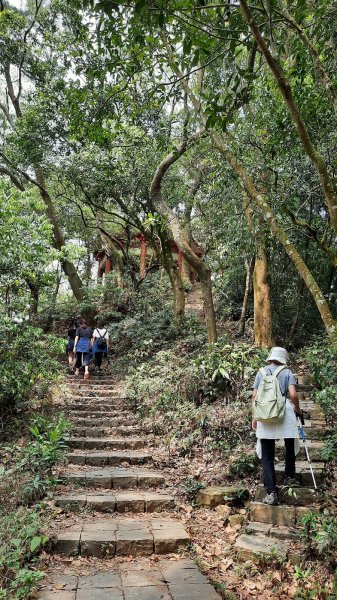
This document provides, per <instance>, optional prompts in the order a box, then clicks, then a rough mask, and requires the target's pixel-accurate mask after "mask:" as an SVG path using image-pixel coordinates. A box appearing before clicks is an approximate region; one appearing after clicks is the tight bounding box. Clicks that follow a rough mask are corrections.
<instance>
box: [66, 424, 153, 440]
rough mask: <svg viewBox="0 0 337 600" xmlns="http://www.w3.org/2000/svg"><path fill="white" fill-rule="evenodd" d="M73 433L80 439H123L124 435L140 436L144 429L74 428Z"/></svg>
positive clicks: (132, 427)
mask: <svg viewBox="0 0 337 600" xmlns="http://www.w3.org/2000/svg"><path fill="white" fill-rule="evenodd" d="M71 433H72V434H73V435H76V436H79V437H91V438H93V437H111V436H116V437H122V436H124V435H133V436H135V435H140V434H141V433H142V429H140V428H139V427H135V426H134V425H129V426H128V425H125V426H123V425H120V426H119V427H95V425H94V423H93V425H92V427H72V429H71Z"/></svg>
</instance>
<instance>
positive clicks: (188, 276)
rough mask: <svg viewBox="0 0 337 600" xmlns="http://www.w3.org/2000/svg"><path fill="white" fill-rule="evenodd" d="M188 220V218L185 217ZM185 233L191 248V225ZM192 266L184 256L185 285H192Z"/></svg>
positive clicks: (182, 268) (183, 275) (182, 264)
mask: <svg viewBox="0 0 337 600" xmlns="http://www.w3.org/2000/svg"><path fill="white" fill-rule="evenodd" d="M185 218H186V216H185ZM185 233H186V242H187V244H188V245H189V246H191V243H192V234H191V227H190V224H189V223H187V224H186V226H185ZM191 270H192V269H191V265H190V264H189V262H188V261H187V260H186V258H185V256H184V255H183V258H182V263H181V276H182V279H183V282H184V283H189V284H190V283H191Z"/></svg>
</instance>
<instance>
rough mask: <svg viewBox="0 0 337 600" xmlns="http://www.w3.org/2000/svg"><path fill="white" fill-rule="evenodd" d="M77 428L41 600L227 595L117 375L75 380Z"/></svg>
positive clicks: (71, 397) (70, 404)
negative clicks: (155, 464) (217, 585)
mask: <svg viewBox="0 0 337 600" xmlns="http://www.w3.org/2000/svg"><path fill="white" fill-rule="evenodd" d="M67 395H68V400H67V404H66V410H67V413H68V416H69V419H70V420H71V422H72V425H73V429H72V434H71V437H70V439H69V447H70V450H69V452H68V455H67V459H68V465H67V466H66V467H65V468H64V469H63V471H62V472H61V473H60V477H61V479H62V484H61V485H60V486H59V493H57V492H56V496H55V506H56V507H58V508H57V510H56V513H57V517H56V518H55V521H54V523H53V525H52V527H53V531H52V534H53V540H54V543H53V549H52V552H53V556H52V557H51V560H50V568H49V571H48V574H47V578H46V580H44V582H43V587H42V588H41V589H40V591H39V594H38V599H39V600H96V599H99V600H105V599H109V600H136V599H137V600H191V599H193V600H218V599H219V596H218V594H217V593H216V592H215V590H214V589H213V587H212V586H211V585H210V584H209V583H208V582H207V579H206V578H205V577H204V576H203V575H202V574H201V573H200V571H199V570H198V568H197V567H196V565H195V564H194V563H193V562H192V561H190V560H189V559H186V558H184V557H183V551H184V547H185V546H186V545H187V544H189V543H190V536H189V534H188V533H187V531H186V530H185V528H184V526H183V524H182V522H181V520H180V518H179V513H178V511H177V510H176V509H175V501H174V498H173V497H172V496H170V495H169V494H168V493H167V492H166V491H165V477H164V476H163V474H162V473H161V472H160V471H154V470H153V469H152V468H151V461H152V455H151V452H150V451H149V449H148V447H147V436H146V433H145V432H144V431H143V429H142V426H141V423H139V422H137V420H136V418H135V416H134V414H133V413H132V411H131V409H130V407H129V405H128V402H127V400H126V399H125V398H124V397H123V396H122V393H121V390H120V387H119V386H117V385H116V384H115V382H114V381H113V380H112V379H111V378H100V379H92V381H91V382H90V383H88V382H83V381H78V380H76V379H73V380H69V383H68V385H67Z"/></svg>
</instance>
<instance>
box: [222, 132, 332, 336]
mask: <svg viewBox="0 0 337 600" xmlns="http://www.w3.org/2000/svg"><path fill="white" fill-rule="evenodd" d="M211 137H212V139H213V142H214V144H215V146H216V148H217V149H218V150H219V152H220V153H221V154H222V155H223V156H224V157H225V158H226V160H227V161H228V163H229V164H230V165H231V167H232V168H233V170H234V171H235V173H236V174H237V175H238V176H239V177H240V179H241V181H242V183H243V185H244V187H245V189H246V191H247V192H248V194H249V196H250V197H251V198H252V200H253V201H254V203H255V205H256V206H257V207H258V208H259V209H260V210H261V214H262V215H263V216H264V219H265V221H266V222H267V223H268V225H269V227H270V230H271V231H272V233H273V234H274V235H275V237H276V238H277V239H278V240H279V242H280V244H281V245H282V246H283V249H284V250H285V252H286V254H287V255H288V256H289V258H290V260H291V261H292V262H293V263H294V266H295V268H296V270H297V272H298V274H299V275H300V277H301V278H302V279H303V281H304V283H305V285H306V286H307V288H308V290H309V291H310V293H311V295H312V297H313V299H314V301H315V304H316V306H317V308H318V311H319V313H320V315H321V317H322V320H323V323H324V325H325V328H326V331H327V334H328V335H329V336H330V338H331V339H332V340H333V341H334V342H335V341H336V339H337V332H336V322H335V320H334V318H333V316H332V314H331V311H330V308H329V305H328V303H327V301H326V299H325V297H324V295H323V293H322V291H321V289H320V288H319V286H318V284H317V282H316V281H315V279H314V277H313V275H312V273H311V272H310V271H309V269H308V267H307V265H306V264H305V262H304V260H303V258H302V257H301V255H300V254H299V253H298V251H297V249H296V248H295V246H294V244H293V243H292V242H291V241H290V240H289V238H288V236H287V234H286V232H285V230H284V229H283V227H282V225H281V224H280V222H279V221H278V219H277V217H276V216H275V215H274V213H273V211H272V209H271V207H270V206H269V204H268V203H267V202H266V200H265V199H264V197H263V195H262V194H261V193H260V192H259V191H258V190H257V189H256V187H255V185H254V182H253V180H252V179H251V178H250V176H249V175H248V173H247V171H245V169H244V168H243V167H242V165H241V164H240V163H239V161H238V160H237V158H236V156H235V155H234V154H232V152H231V151H230V150H229V148H228V147H227V146H226V145H225V144H224V142H223V140H222V139H221V138H220V137H219V136H218V134H216V133H215V132H214V131H212V132H211Z"/></svg>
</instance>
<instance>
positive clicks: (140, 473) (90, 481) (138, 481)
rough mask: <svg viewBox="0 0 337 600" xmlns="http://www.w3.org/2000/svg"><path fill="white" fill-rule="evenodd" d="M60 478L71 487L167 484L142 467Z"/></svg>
mask: <svg viewBox="0 0 337 600" xmlns="http://www.w3.org/2000/svg"><path fill="white" fill-rule="evenodd" d="M59 478H60V479H61V480H62V481H63V482H65V483H68V484H70V485H81V486H83V487H94V488H105V489H112V488H114V489H118V488H124V489H125V488H128V489H130V488H136V487H139V488H148V487H154V486H159V485H162V484H163V483H165V478H164V476H163V475H162V474H161V473H156V472H153V471H149V470H147V469H142V468H140V467H128V468H125V467H110V468H108V469H106V468H97V469H96V470H85V469H84V470H83V469H80V470H78V471H69V472H63V473H60V475H59Z"/></svg>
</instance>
